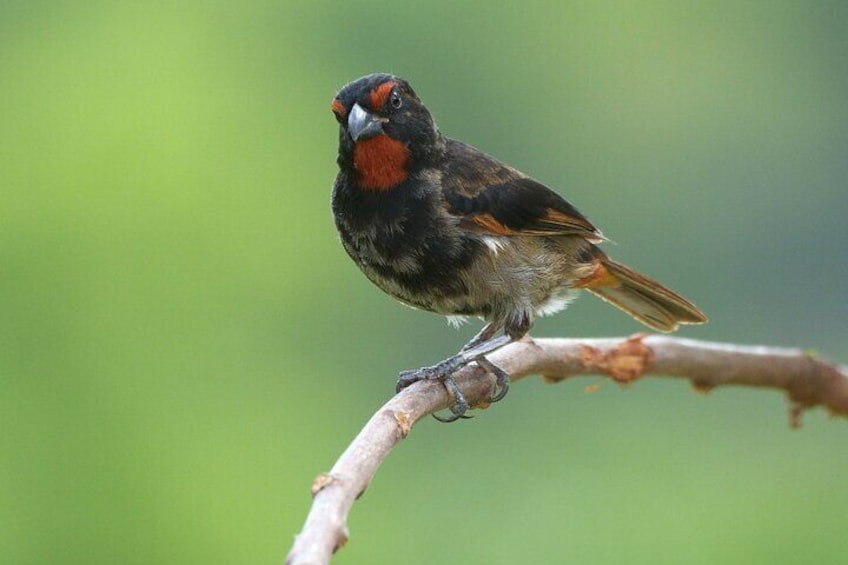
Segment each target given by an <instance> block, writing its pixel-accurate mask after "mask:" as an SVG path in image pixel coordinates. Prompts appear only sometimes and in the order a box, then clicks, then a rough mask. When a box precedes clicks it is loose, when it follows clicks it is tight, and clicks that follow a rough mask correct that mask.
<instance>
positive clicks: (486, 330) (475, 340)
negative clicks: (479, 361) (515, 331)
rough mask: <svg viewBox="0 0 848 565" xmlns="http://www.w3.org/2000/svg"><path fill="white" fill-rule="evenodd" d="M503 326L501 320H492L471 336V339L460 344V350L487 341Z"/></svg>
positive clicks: (466, 349) (465, 349)
mask: <svg viewBox="0 0 848 565" xmlns="http://www.w3.org/2000/svg"><path fill="white" fill-rule="evenodd" d="M503 326H504V325H503V322H492V323H491V324H486V325H485V326H484V327H483V329H482V330H480V332H479V333H478V334H477V335H475V336H474V337H472V338H471V341H469V342H468V343H466V344H465V345H463V346H462V349H461V351H468V350H469V349H471V348H472V347H476V346H478V345H480V344H481V343H484V342H486V341H489V340H490V339H492V338H493V337H494V336H495V334H496V333H498V332H499V331H500V330H501V329H503Z"/></svg>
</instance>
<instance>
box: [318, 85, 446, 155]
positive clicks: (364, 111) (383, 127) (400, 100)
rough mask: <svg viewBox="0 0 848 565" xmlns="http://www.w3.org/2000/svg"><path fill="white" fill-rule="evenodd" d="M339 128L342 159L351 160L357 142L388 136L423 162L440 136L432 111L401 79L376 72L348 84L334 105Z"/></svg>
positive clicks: (340, 92) (337, 96) (337, 95)
mask: <svg viewBox="0 0 848 565" xmlns="http://www.w3.org/2000/svg"><path fill="white" fill-rule="evenodd" d="M332 109H333V113H334V114H335V116H336V120H337V121H338V122H339V126H340V132H339V133H340V136H339V157H340V163H341V162H342V161H349V159H350V158H351V157H352V155H353V151H354V148H355V146H356V144H357V143H358V142H361V141H365V140H368V139H371V138H373V137H376V136H380V135H386V136H388V137H389V138H391V139H393V140H395V141H399V142H401V143H403V144H404V145H405V146H406V147H407V148H408V149H409V151H410V154H411V158H412V163H411V164H413V163H416V162H417V163H420V162H421V161H422V160H423V159H425V158H426V157H427V156H428V155H429V154H430V153H431V152H432V150H433V147H434V145H435V143H436V140H437V139H438V137H439V133H438V129H437V128H436V124H435V122H434V121H433V118H432V116H431V115H430V112H429V111H428V110H427V108H426V107H425V106H424V104H422V103H421V100H420V99H419V98H418V96H417V95H416V94H415V91H414V90H412V87H411V86H410V85H409V83H408V82H407V81H405V80H403V79H402V78H399V77H396V76H394V75H390V74H385V73H374V74H370V75H366V76H364V77H362V78H359V79H357V80H355V81H353V82H351V83H349V84H347V85H345V86H344V87H343V88H342V89H341V90H340V91H339V93H338V94H336V96H335V98H333V104H332Z"/></svg>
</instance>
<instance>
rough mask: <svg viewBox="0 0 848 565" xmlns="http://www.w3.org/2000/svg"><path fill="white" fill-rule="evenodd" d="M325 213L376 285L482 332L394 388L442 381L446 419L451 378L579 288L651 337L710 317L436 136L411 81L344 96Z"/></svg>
mask: <svg viewBox="0 0 848 565" xmlns="http://www.w3.org/2000/svg"><path fill="white" fill-rule="evenodd" d="M332 110H333V112H334V114H335V115H336V118H337V120H338V122H339V124H340V127H339V157H338V164H339V173H338V176H337V177H336V182H335V186H334V189H333V214H334V217H335V221H336V227H337V228H338V231H339V235H340V236H341V240H342V244H343V245H344V248H345V250H346V251H347V253H348V254H349V255H350V257H351V258H352V259H353V260H354V262H356V264H357V265H358V266H359V268H360V269H362V271H363V272H364V273H365V275H366V276H367V277H368V278H369V279H370V280H371V281H372V282H374V284H376V285H377V286H379V287H380V288H381V289H382V290H384V291H385V292H387V293H388V294H390V295H391V296H393V297H395V298H396V299H398V300H400V301H401V302H403V303H404V304H407V305H409V306H413V307H415V308H420V309H423V310H429V311H431V312H436V313H439V314H444V315H447V316H480V317H482V318H484V319H485V320H486V321H487V322H488V324H487V325H486V327H484V328H483V330H482V331H481V332H480V334H478V335H477V336H476V337H475V338H474V339H473V340H472V341H471V342H469V343H468V344H467V345H466V346H465V347H464V348H463V349H462V351H460V353H459V354H457V355H455V356H453V357H451V358H449V359H447V360H445V361H443V362H442V363H439V364H438V365H436V366H434V367H425V368H423V369H419V370H417V371H408V372H405V373H402V374H401V378H400V380H399V381H398V388H402V387H404V386H408V385H409V384H411V383H413V382H415V381H417V380H421V379H439V380H442V381H443V382H444V383H445V385H446V386H448V388H449V389H450V390H451V391H452V393H453V394H454V396H455V399H456V405H455V406H454V407H453V408H452V411H453V412H454V416H453V417H451V418H450V419H449V420H454V419H456V418H458V417H461V416H462V415H463V414H464V412H465V410H466V409H467V407H468V406H467V403H466V402H465V399H464V398H463V397H462V394H461V392H460V391H459V389H458V388H457V387H456V385H455V384H454V383H453V380H452V379H451V378H450V375H451V373H453V372H454V371H455V370H456V369H458V368H460V367H462V366H463V365H465V364H467V363H470V362H472V361H477V362H478V363H480V364H481V365H482V366H484V367H485V368H486V369H487V370H490V371H492V372H494V373H495V374H496V376H497V377H498V382H499V383H500V385H501V391H500V393H499V394H497V395H496V397H495V398H494V400H499V399H500V398H502V397H503V395H504V394H505V392H506V387H507V376H506V374H504V373H503V371H501V370H500V369H498V368H497V367H495V366H493V365H492V364H491V363H489V362H488V361H487V360H486V359H485V355H487V354H488V353H491V352H492V351H494V350H496V349H498V348H500V347H502V346H504V345H506V344H507V343H509V342H511V341H513V340H516V339H520V338H521V337H522V336H524V335H525V334H526V333H527V332H528V331H529V330H530V327H531V326H532V324H533V320H534V319H535V318H536V316H539V315H545V314H551V313H554V312H557V311H560V310H562V309H563V308H565V306H566V305H567V304H568V302H569V300H570V299H571V298H572V297H573V296H574V293H575V291H576V290H577V289H585V290H588V291H589V292H591V293H593V294H595V295H597V296H599V297H600V298H602V299H603V300H605V301H607V302H609V303H610V304H612V305H614V306H617V307H618V308H620V309H622V310H623V311H625V312H627V313H628V314H630V315H631V316H633V317H634V318H636V319H637V320H639V321H640V322H642V323H643V324H645V325H647V326H648V327H651V328H653V329H655V330H659V331H673V330H675V329H676V328H677V326H678V324H699V323H703V322H705V321H706V316H704V314H703V313H702V312H701V311H700V310H699V309H698V308H697V307H696V306H695V305H694V304H692V303H691V302H689V301H688V300H686V299H685V298H683V297H682V296H680V295H678V294H676V293H675V292H673V291H671V290H669V289H668V288H666V287H664V286H663V285H661V284H660V283H658V282H657V281H655V280H653V279H651V278H649V277H647V276H645V275H642V274H640V273H637V272H636V271H634V270H632V269H630V268H628V267H626V266H624V265H621V264H620V263H617V262H615V261H613V260H612V259H610V258H609V257H608V256H607V255H606V254H605V253H604V252H603V251H601V250H600V249H599V248H598V247H597V245H596V244H598V243H601V242H602V241H603V240H604V236H603V235H602V234H601V232H600V231H598V229H597V228H595V226H593V225H592V223H591V222H590V221H589V220H588V219H586V217H585V216H583V215H582V214H581V213H580V212H579V211H577V209H576V208H574V207H573V206H572V205H571V204H569V203H568V202H566V201H565V200H564V199H563V198H562V197H561V196H559V195H558V194H557V193H555V192H553V191H552V190H550V189H549V188H547V187H546V186H544V185H543V184H541V183H539V182H538V181H535V180H533V179H532V178H530V177H528V176H526V175H525V174H523V173H521V172H519V171H517V170H516V169H513V168H512V167H510V166H508V165H505V164H503V163H501V162H499V161H497V160H496V159H493V158H492V157H490V156H488V155H486V154H485V153H483V152H481V151H479V150H477V149H475V148H474V147H471V146H470V145H466V144H464V143H462V142H460V141H456V140H453V139H450V138H447V137H445V136H443V135H442V134H441V133H440V132H439V131H438V129H437V128H436V125H435V122H434V121H433V118H432V116H431V115H430V112H429V111H428V110H427V108H426V107H425V106H424V105H423V104H422V103H421V101H420V99H419V98H418V96H416V94H415V92H414V91H413V90H412V88H411V87H410V86H409V83H407V82H406V81H405V80H403V79H400V78H398V77H395V76H392V75H387V74H372V75H368V76H365V77H362V78H360V79H358V80H356V81H354V82H352V83H350V84H348V85H346V86H345V87H344V88H342V89H341V91H340V92H339V93H338V94H337V95H336V97H335V98H334V99H333V103H332Z"/></svg>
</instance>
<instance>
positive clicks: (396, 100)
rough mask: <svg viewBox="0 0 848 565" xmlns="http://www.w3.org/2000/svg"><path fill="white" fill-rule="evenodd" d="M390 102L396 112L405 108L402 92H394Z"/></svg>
mask: <svg viewBox="0 0 848 565" xmlns="http://www.w3.org/2000/svg"><path fill="white" fill-rule="evenodd" d="M389 102H390V103H391V105H392V108H394V109H395V110H397V109H398V108H400V107H401V106H403V98H401V97H400V92H398V91H397V90H392V94H391V97H390V98H389Z"/></svg>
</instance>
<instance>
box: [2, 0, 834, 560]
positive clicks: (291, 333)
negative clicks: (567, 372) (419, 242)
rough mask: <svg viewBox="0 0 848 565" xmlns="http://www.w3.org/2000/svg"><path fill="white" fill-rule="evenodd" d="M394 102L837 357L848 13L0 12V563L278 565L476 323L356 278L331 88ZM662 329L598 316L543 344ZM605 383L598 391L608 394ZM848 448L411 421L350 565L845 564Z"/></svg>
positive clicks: (343, 555)
mask: <svg viewBox="0 0 848 565" xmlns="http://www.w3.org/2000/svg"><path fill="white" fill-rule="evenodd" d="M372 71H389V72H394V73H396V74H398V75H401V76H403V77H405V78H408V79H409V80H410V81H411V83H412V84H413V86H414V87H415V88H416V90H417V91H418V93H419V95H420V96H421V97H422V98H423V100H424V101H425V102H426V103H427V104H428V105H429V107H430V109H431V110H432V112H433V113H434V115H435V116H436V119H437V120H438V123H439V125H440V127H441V129H442V130H443V131H444V132H445V133H447V134H448V135H451V136H453V137H458V138H460V139H463V140H465V141H468V142H471V143H473V144H475V145H477V146H479V147H481V148H483V149H484V150H486V151H487V152H489V153H491V154H493V155H495V156H497V157H499V158H501V159H503V160H505V161H507V162H509V163H511V164H513V165H515V166H517V167H518V168H520V169H522V170H524V171H526V172H528V173H530V174H532V175H533V176H535V177H536V178H538V179H540V180H542V181H543V182H546V183H548V184H549V185H551V186H553V187H555V188H557V189H558V190H559V191H560V192H562V193H563V194H564V195H565V196H567V197H568V198H569V200H571V201H572V202H573V203H574V204H576V205H577V206H578V207H579V208H580V209H581V210H582V211H583V212H584V213H586V214H587V215H588V216H589V217H590V218H591V219H592V220H593V221H594V222H595V223H596V224H597V225H599V226H600V227H601V228H602V229H603V230H604V232H605V233H606V234H607V235H608V236H609V237H611V238H612V239H613V240H615V241H616V242H618V244H617V245H615V246H610V247H609V248H608V249H609V250H610V251H611V253H612V254H613V255H615V256H616V257H617V258H619V259H621V260H623V261H625V262H627V263H630V264H632V265H634V266H636V267H638V268H640V269H641V270H644V271H645V272H647V273H650V274H652V275H654V276H656V277H657V278H659V279H660V280H662V281H664V282H666V283H668V284H669V285H671V286H672V287H674V288H675V289H678V290H680V291H681V292H683V293H684V294H686V295H687V296H689V297H691V298H692V299H693V300H694V301H695V302H697V304H698V305H700V306H701V307H702V308H703V309H704V310H705V311H706V312H707V313H708V314H709V315H710V317H711V323H710V324H709V325H708V326H705V327H697V328H686V329H685V330H684V331H682V332H681V335H685V336H688V337H694V338H703V339H711V340H721V341H729V342H741V343H768V344H774V345H801V346H805V347H814V348H816V349H817V350H818V351H820V352H822V353H823V354H825V355H827V356H831V357H833V358H836V359H839V360H842V361H843V362H845V361H848V345H846V343H848V341H846V340H847V339H848V325H846V318H848V301H846V299H845V295H844V294H845V290H846V282H845V281H846V276H848V222H846V217H848V187H846V177H848V3H845V2H825V1H821V2H801V1H798V2H769V1H762V2H738V1H734V2H676V1H674V2H646V3H636V2H624V1H622V2H614V3H609V2H608V3H592V2H580V3H574V2H562V3H553V2H552V3H511V4H510V5H498V4H492V3H484V2H479V3H455V2H428V3H406V4H402V3H389V2H361V3H358V2H345V3H342V2H326V1H312V2H303V3H296V2H290V3H287V2H279V1H277V2H269V1H265V2H260V1H248V2H238V3H236V2H231V3H224V2H208V1H207V2H181V3H172V2H57V1H50V0H43V1H35V0H29V1H21V0H17V1H10V0H5V1H3V2H2V3H0V344H2V345H0V430H2V431H0V458H1V459H0V563H4V564H5V563H9V564H43V563H139V564H142V563H144V564H149V563H177V564H184V563H280V562H281V561H282V560H283V558H284V556H285V554H286V553H287V551H288V549H289V547H290V544H291V541H292V538H293V535H294V534H295V533H296V532H297V531H298V530H299V529H300V527H301V525H302V522H303V519H304V517H305V516H306V512H307V510H308V507H309V504H310V498H309V493H308V488H309V484H310V482H311V480H312V478H313V477H314V476H315V475H316V474H317V473H319V472H322V471H325V470H328V469H329V467H330V466H331V465H332V463H333V461H334V460H335V458H336V457H337V456H338V455H339V454H340V453H341V451H342V450H343V448H344V447H345V446H346V445H347V443H348V442H349V441H350V440H351V439H352V437H353V435H354V434H355V432H356V431H357V430H358V429H359V428H360V426H361V425H362V424H363V423H364V422H365V420H366V419H367V418H368V417H369V416H370V415H371V413H372V412H373V411H374V410H375V409H376V408H377V407H378V406H379V405H380V404H381V403H383V402H384V401H385V400H386V399H387V398H389V396H390V395H391V393H392V391H393V387H394V379H395V376H396V374H397V372H398V371H399V370H401V369H406V368H413V367H418V366H420V365H423V364H427V363H432V362H435V361H437V360H439V359H441V358H443V357H445V356H446V355H448V354H450V353H451V352H453V351H454V350H456V349H457V348H458V347H459V346H460V345H461V344H462V343H463V342H464V341H465V340H466V339H468V338H469V337H470V336H471V335H472V334H473V333H474V332H475V331H476V330H477V329H478V324H477V323H474V324H470V325H467V326H465V327H463V328H462V329H461V330H459V331H457V330H453V329H449V328H448V327H447V326H446V324H445V322H444V320H443V319H441V318H439V317H437V316H434V315H431V314H425V313H420V312H414V311H412V310H409V309H406V308H404V307H402V306H400V305H398V304H397V303H395V302H393V301H392V300H391V299H389V298H387V297H386V296H384V295H382V294H381V293H380V292H379V291H378V290H376V289H375V288H374V287H372V286H371V285H370V283H369V282H368V281H367V280H366V279H365V278H364V277H363V276H362V275H361V274H360V273H359V272H358V271H357V269H356V268H355V266H354V265H353V263H352V262H351V261H350V260H349V259H348V258H347V257H346V255H345V254H344V252H343V250H342V248H341V246H340V245H339V243H338V242H337V238H336V235H335V231H334V228H333V223H332V218H331V215H330V211H329V198H330V189H331V184H332V180H333V176H334V175H335V153H336V139H337V126H336V123H335V121H334V119H333V117H332V115H331V113H330V110H329V104H330V100H331V98H332V96H333V94H334V93H335V92H336V91H337V90H338V88H340V87H341V86H342V85H343V84H345V83H346V82H348V81H350V80H353V79H354V78H357V77H358V76H360V75H363V74H365V73H368V72H372ZM636 331H641V327H640V326H638V325H637V324H635V323H634V322H633V321H631V320H630V319H629V318H627V317H626V316H624V315H622V314H620V313H619V312H617V311H615V310H613V309H611V308H608V307H607V306H605V305H603V304H602V303H601V302H599V301H597V300H595V299H593V298H591V297H585V298H582V299H581V300H580V301H578V302H577V303H575V304H574V305H573V306H572V308H571V309H570V310H569V312H567V313H566V314H564V315H559V316H557V317H554V318H551V319H546V320H544V321H542V322H541V323H539V324H538V325H537V327H536V329H535V330H534V334H535V335H566V336H596V335H626V334H629V333H632V332H636ZM595 383H604V384H603V385H602V386H601V387H600V390H598V391H597V392H595V393H594V394H586V393H585V392H584V389H586V387H587V386H588V385H591V384H595ZM846 466H848V435H846V422H845V421H844V420H833V419H829V418H828V417H827V415H826V414H824V413H823V412H822V411H820V410H819V411H816V412H812V413H809V414H807V415H806V416H805V418H804V427H803V428H802V429H801V430H800V431H792V430H790V429H789V428H788V426H787V416H786V402H785V400H784V398H783V397H782V395H780V394H778V393H775V392H765V391H751V390H745V389H723V390H716V391H715V392H714V393H712V394H711V395H709V396H707V397H704V396H701V395H697V394H693V392H692V390H691V389H690V388H689V387H688V386H687V385H686V384H685V383H683V382H678V381H671V380H663V379H655V380H650V379H649V380H645V381H643V382H640V383H638V384H636V385H633V386H631V387H630V388H628V389H626V390H623V389H621V388H620V387H618V386H616V385H614V384H611V383H607V382H606V381H604V380H603V379H601V378H585V379H578V380H573V381H569V382H567V383H564V384H561V385H558V386H547V385H544V384H542V383H541V382H540V381H539V380H538V379H533V380H529V381H525V382H522V383H521V384H520V385H517V386H515V387H514V388H513V390H512V392H511V393H510V395H509V397H508V398H507V400H506V401H505V402H503V403H502V404H499V405H497V406H495V407H493V408H491V409H489V410H487V411H484V412H480V413H479V414H478V415H477V417H476V418H475V419H474V420H471V421H468V422H462V423H459V424H455V425H451V426H444V425H440V424H437V423H436V422H434V421H432V420H428V421H425V422H423V423H422V424H421V425H420V426H418V427H417V428H416V429H415V431H414V432H413V434H412V435H411V436H410V438H409V440H408V441H407V442H405V443H404V444H403V445H401V446H400V447H399V448H398V449H397V450H396V451H395V453H393V454H392V456H391V457H390V458H389V460H388V461H387V462H386V464H385V465H384V466H383V468H382V469H381V470H380V472H379V474H378V475H377V479H376V480H375V482H374V483H373V484H372V485H371V488H370V489H369V491H368V493H367V494H366V496H364V497H363V498H362V499H361V500H360V501H359V502H358V503H357V504H356V506H355V507H354V509H353V512H352V514H351V519H350V528H351V533H352V539H351V542H350V543H349V544H348V546H347V547H346V548H345V549H344V550H343V551H342V552H340V553H339V555H338V556H337V562H338V563H351V564H352V563H433V562H442V563H456V562H460V561H464V562H469V563H555V562H561V561H565V560H570V561H571V562H576V563H615V564H617V563H652V564H653V563H690V564H692V563H703V564H714V563H746V564H747V563H815V562H818V563H828V562H830V563H833V562H836V561H839V560H841V559H844V555H845V554H846V552H848V538H846V536H845V518H846V515H848V473H846V472H845V470H846V468H847V467H846Z"/></svg>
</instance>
